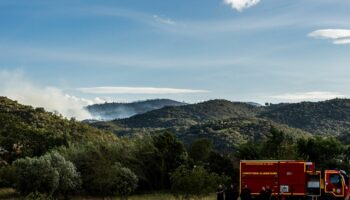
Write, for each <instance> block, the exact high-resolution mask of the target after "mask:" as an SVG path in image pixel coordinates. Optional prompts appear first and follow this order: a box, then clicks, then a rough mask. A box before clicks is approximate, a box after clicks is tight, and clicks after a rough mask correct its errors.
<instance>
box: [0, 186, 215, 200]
mask: <svg viewBox="0 0 350 200" xmlns="http://www.w3.org/2000/svg"><path fill="white" fill-rule="evenodd" d="M0 199H4V200H17V199H19V198H18V194H17V193H16V191H15V190H14V189H12V188H1V189H0ZM72 200H103V198H98V197H73V198H72ZM104 200H119V198H117V197H115V198H104ZM129 200H177V199H176V198H175V197H174V196H173V195H171V194H166V193H155V194H143V195H133V196H130V197H129ZM202 200H215V195H214V194H213V195H210V196H208V197H205V198H203V199H202Z"/></svg>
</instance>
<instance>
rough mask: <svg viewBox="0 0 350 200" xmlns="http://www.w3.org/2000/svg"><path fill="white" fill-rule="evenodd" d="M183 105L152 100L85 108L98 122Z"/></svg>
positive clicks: (170, 101) (168, 100) (168, 101)
mask: <svg viewBox="0 0 350 200" xmlns="http://www.w3.org/2000/svg"><path fill="white" fill-rule="evenodd" d="M182 105H186V104H185V103H182V102H178V101H173V100H170V99H152V100H146V101H137V102H132V103H104V104H94V105H90V106H87V107H86V109H87V110H88V111H89V112H90V114H91V115H92V116H93V117H94V118H97V119H100V120H113V119H122V118H127V117H131V116H133V115H136V114H142V113H145V112H148V111H151V110H156V109H160V108H163V107H166V106H182Z"/></svg>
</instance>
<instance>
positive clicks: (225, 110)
mask: <svg viewBox="0 0 350 200" xmlns="http://www.w3.org/2000/svg"><path fill="white" fill-rule="evenodd" d="M260 111H261V108H259V107H256V106H253V105H250V104H248V103H241V102H231V101H227V100H210V101H206V102H202V103H198V104H190V105H184V106H177V107H164V108H162V109H158V110H153V111H150V112H147V113H144V114H139V115H135V116H133V117H130V118H127V119H121V120H114V121H113V122H114V123H116V124H120V125H125V126H127V127H129V128H144V127H149V128H157V127H159V128H169V127H174V126H191V125H196V124H198V123H200V122H205V121H210V120H222V119H229V118H234V117H253V116H255V115H256V114H257V113H259V112H260Z"/></svg>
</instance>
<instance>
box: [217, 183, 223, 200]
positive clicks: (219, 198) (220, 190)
mask: <svg viewBox="0 0 350 200" xmlns="http://www.w3.org/2000/svg"><path fill="white" fill-rule="evenodd" d="M224 193H225V190H224V187H223V186H222V185H219V187H218V189H217V190H216V199H217V200H224Z"/></svg>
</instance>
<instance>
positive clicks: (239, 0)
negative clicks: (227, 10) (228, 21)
mask: <svg viewBox="0 0 350 200" xmlns="http://www.w3.org/2000/svg"><path fill="white" fill-rule="evenodd" d="M259 2H260V0H224V3H225V4H228V5H230V6H231V7H232V8H233V9H236V10H238V11H242V10H244V9H246V8H249V7H251V6H254V5H256V4H258V3H259Z"/></svg>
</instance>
